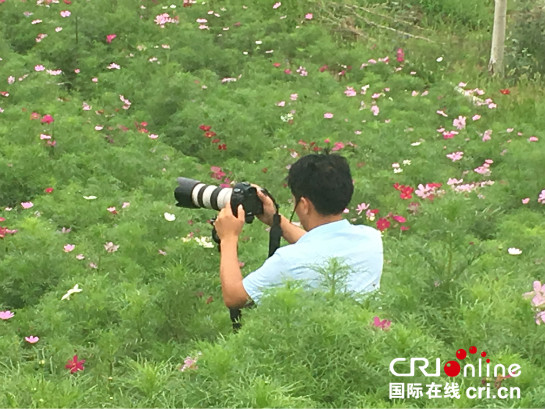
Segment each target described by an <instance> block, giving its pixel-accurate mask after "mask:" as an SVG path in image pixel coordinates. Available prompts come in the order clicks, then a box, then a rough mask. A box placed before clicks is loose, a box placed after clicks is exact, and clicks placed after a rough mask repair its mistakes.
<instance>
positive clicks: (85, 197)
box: [83, 196, 97, 200]
mask: <svg viewBox="0 0 545 409" xmlns="http://www.w3.org/2000/svg"><path fill="white" fill-rule="evenodd" d="M83 198H84V199H87V200H95V199H96V198H97V197H96V196H83Z"/></svg>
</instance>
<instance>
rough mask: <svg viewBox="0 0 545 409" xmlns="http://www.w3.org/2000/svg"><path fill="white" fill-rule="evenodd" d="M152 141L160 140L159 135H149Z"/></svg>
mask: <svg viewBox="0 0 545 409" xmlns="http://www.w3.org/2000/svg"><path fill="white" fill-rule="evenodd" d="M148 137H149V138H150V139H157V138H159V135H157V134H155V133H152V134H149V136H148Z"/></svg>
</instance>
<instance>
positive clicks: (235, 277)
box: [220, 236, 250, 308]
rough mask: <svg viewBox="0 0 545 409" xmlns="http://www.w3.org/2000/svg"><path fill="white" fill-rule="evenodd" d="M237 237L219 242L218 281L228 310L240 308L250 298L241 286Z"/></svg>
mask: <svg viewBox="0 0 545 409" xmlns="http://www.w3.org/2000/svg"><path fill="white" fill-rule="evenodd" d="M237 245H238V237H236V236H233V237H229V238H225V239H222V240H221V244H220V248H221V258H220V281H221V292H222V294H223V302H224V303H225V305H226V306H227V307H228V308H242V307H244V305H245V304H246V303H247V302H248V299H249V298H250V296H249V295H248V293H247V292H246V290H245V289H244V286H243V285H242V273H241V271H240V266H239V264H238V254H237V251H238V250H237Z"/></svg>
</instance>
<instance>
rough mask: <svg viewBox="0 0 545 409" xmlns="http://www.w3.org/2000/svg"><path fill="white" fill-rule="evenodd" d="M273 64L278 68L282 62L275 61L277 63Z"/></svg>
mask: <svg viewBox="0 0 545 409" xmlns="http://www.w3.org/2000/svg"><path fill="white" fill-rule="evenodd" d="M273 65H274V66H275V67H276V68H278V67H280V65H281V64H280V63H279V62H275V63H273Z"/></svg>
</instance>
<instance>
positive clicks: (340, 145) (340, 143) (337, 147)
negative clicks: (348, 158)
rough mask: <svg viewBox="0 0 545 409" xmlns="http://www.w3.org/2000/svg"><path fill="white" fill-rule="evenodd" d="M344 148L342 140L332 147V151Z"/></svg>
mask: <svg viewBox="0 0 545 409" xmlns="http://www.w3.org/2000/svg"><path fill="white" fill-rule="evenodd" d="M342 148H344V143H342V142H335V146H333V148H331V151H333V152H334V151H340V150H341V149H342Z"/></svg>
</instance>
